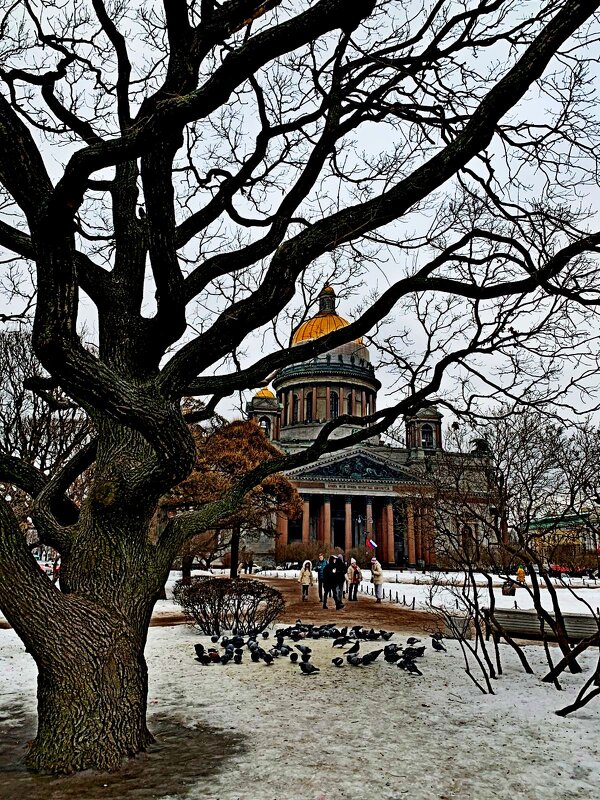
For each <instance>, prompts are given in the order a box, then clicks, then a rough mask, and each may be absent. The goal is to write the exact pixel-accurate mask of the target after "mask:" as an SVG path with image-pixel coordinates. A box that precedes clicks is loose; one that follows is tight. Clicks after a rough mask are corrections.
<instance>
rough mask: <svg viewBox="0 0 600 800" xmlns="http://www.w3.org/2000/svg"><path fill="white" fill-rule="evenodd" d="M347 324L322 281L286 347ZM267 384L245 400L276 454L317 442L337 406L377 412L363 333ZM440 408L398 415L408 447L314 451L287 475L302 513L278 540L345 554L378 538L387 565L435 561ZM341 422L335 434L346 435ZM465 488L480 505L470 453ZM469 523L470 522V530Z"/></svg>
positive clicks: (281, 526) (478, 471) (480, 487)
mask: <svg viewBox="0 0 600 800" xmlns="http://www.w3.org/2000/svg"><path fill="white" fill-rule="evenodd" d="M348 324H349V323H348V322H347V321H346V320H345V319H344V318H343V317H341V316H340V315H339V314H338V313H337V310H336V295H335V292H334V290H333V289H332V288H331V287H329V286H326V287H325V288H324V289H323V291H322V292H321V294H320V296H319V311H318V312H317V314H315V316H314V317H312V318H311V319H308V320H307V321H306V322H303V323H302V324H301V325H300V326H299V327H298V328H297V329H296V330H295V332H294V334H293V338H292V346H294V345H298V344H301V343H303V342H306V341H308V340H310V339H316V338H318V337H320V336H324V335H325V334H327V333H330V332H331V331H334V330H337V329H338V328H342V327H345V326H346V325H348ZM272 386H273V391H271V390H270V389H267V388H265V389H261V390H260V391H259V392H258V393H257V394H256V395H255V396H254V397H253V398H252V400H251V401H250V402H249V403H248V404H247V408H246V411H247V415H248V416H249V417H250V418H253V419H255V420H257V422H258V424H259V425H260V426H261V427H262V428H263V430H264V432H265V435H266V436H267V437H268V438H269V439H270V440H271V441H272V442H273V443H274V444H275V445H276V446H277V447H279V448H280V449H281V450H282V451H283V452H285V453H295V452H298V451H299V450H301V449H302V448H305V447H307V446H308V445H309V444H310V443H311V442H312V441H314V439H315V437H316V436H317V434H318V432H319V430H320V429H321V427H322V425H323V424H324V423H325V422H327V421H329V420H331V419H335V418H336V417H338V415H340V414H342V413H348V414H352V415H353V416H359V417H360V416H367V415H368V414H371V413H372V412H374V411H375V410H376V403H377V391H378V389H380V388H381V383H380V382H379V381H378V379H377V378H376V376H375V370H374V368H373V365H372V364H371V361H370V356H369V351H368V349H367V348H366V347H365V345H364V343H363V341H362V339H357V340H355V341H353V342H349V343H348V344H344V345H341V346H339V347H336V348H334V349H333V350H331V351H329V352H327V353H324V354H322V355H319V356H317V357H316V358H313V359H311V360H310V361H304V362H302V363H298V364H292V365H290V366H287V367H284V368H283V369H281V370H280V371H279V372H278V374H277V376H276V378H275V379H274V380H273V383H272ZM441 422H442V415H441V414H440V412H439V411H438V409H437V407H436V406H435V405H429V406H427V407H426V408H424V409H422V410H421V411H420V412H419V413H418V414H416V415H415V416H414V417H411V418H407V419H405V446H404V447H400V446H392V445H389V444H385V443H383V442H382V441H381V440H380V439H379V437H372V438H370V439H367V440H365V441H364V442H362V443H361V444H360V445H357V446H354V447H352V448H349V449H346V450H341V451H338V452H336V453H332V454H329V455H325V456H323V457H321V458H320V459H319V460H318V461H317V462H316V463H314V464H311V465H309V466H304V467H299V468H297V469H292V470H290V471H288V472H287V473H286V476H287V477H288V478H289V480H290V481H292V483H293V484H294V485H295V486H296V488H297V490H298V492H299V494H300V496H301V498H302V504H303V513H302V516H301V518H300V519H296V520H288V519H287V518H285V517H284V516H278V522H277V532H278V537H279V543H280V544H281V545H286V544H289V543H292V542H303V543H306V544H308V543H310V542H322V543H323V544H324V545H328V546H329V547H331V548H332V549H333V548H340V549H342V550H343V551H345V552H348V551H349V550H351V549H353V548H358V547H365V545H366V543H367V542H368V541H369V540H370V541H371V542H373V543H374V544H375V545H376V552H377V557H378V559H379V560H380V561H381V562H382V564H383V565H384V566H387V567H393V566H396V567H405V566H408V567H431V566H435V565H436V564H437V563H438V560H439V559H438V557H437V555H436V539H437V538H438V536H439V531H437V530H436V528H437V527H438V522H437V520H438V519H439V514H436V507H435V505H436V499H435V498H436V496H437V494H438V493H436V492H435V491H433V487H432V479H431V477H430V475H431V465H432V463H435V464H436V465H437V470H436V472H437V473H439V466H440V465H442V467H443V468H444V469H446V468H448V469H450V468H451V465H452V460H453V454H451V453H448V452H446V451H445V450H444V448H443V443H442V424H441ZM352 430H353V429H352V428H351V427H349V426H341V427H340V428H339V429H337V430H336V432H335V435H336V436H343V435H346V434H348V433H350V432H352ZM463 459H464V457H463ZM469 480H470V483H471V484H473V487H474V488H473V489H472V491H471V492H470V494H471V496H472V498H473V499H474V502H475V503H476V504H477V505H478V506H480V507H481V508H482V509H485V508H486V505H487V502H488V501H487V495H486V490H485V480H482V468H481V459H480V458H477V457H476V456H473V463H472V465H471V468H470V477H469ZM445 524H450V525H452V526H456V527H457V529H460V528H461V526H469V525H470V526H476V522H474V521H473V520H471V519H469V518H468V515H465V514H461V513H459V512H457V513H456V519H454V520H450V521H446V523H445ZM469 530H470V528H469Z"/></svg>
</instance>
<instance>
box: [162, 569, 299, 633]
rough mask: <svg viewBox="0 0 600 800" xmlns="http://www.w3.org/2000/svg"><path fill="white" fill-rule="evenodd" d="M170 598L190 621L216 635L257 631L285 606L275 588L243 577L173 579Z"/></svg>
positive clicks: (203, 631) (206, 631)
mask: <svg viewBox="0 0 600 800" xmlns="http://www.w3.org/2000/svg"><path fill="white" fill-rule="evenodd" d="M173 599H174V601H175V602H176V603H179V605H181V606H182V608H183V612H184V614H185V615H186V617H187V618H188V620H189V621H190V622H191V624H193V625H195V626H196V627H197V628H199V629H200V630H201V631H202V633H206V634H208V635H212V634H216V635H217V636H220V635H221V633H222V632H223V631H230V630H235V631H236V632H237V633H238V634H241V635H242V636H245V635H247V634H257V633H260V631H262V630H264V629H265V628H266V627H267V626H268V625H270V624H271V623H272V622H273V621H274V620H275V619H276V618H277V617H278V616H279V615H280V614H281V612H282V611H283V609H284V607H285V601H284V599H283V595H282V594H281V592H279V591H277V589H274V588H273V587H271V586H268V585H267V584H266V583H263V582H262V581H253V580H247V579H245V578H234V579H233V580H232V579H231V578H212V577H210V576H195V577H193V578H192V583H191V584H190V585H189V586H186V585H185V584H183V583H182V581H177V583H176V584H175V587H174V590H173Z"/></svg>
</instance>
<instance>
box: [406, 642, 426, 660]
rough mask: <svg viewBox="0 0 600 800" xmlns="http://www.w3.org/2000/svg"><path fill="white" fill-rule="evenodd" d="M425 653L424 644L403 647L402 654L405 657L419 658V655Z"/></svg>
mask: <svg viewBox="0 0 600 800" xmlns="http://www.w3.org/2000/svg"><path fill="white" fill-rule="evenodd" d="M424 653H425V645H423V646H422V647H405V648H404V655H405V656H406V658H411V659H412V658H421V656H422V655H423V654H424Z"/></svg>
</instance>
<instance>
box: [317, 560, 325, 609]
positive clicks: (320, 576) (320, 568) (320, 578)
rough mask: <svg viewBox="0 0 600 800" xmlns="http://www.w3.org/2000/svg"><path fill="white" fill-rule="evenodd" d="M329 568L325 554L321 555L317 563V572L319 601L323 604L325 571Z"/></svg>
mask: <svg viewBox="0 0 600 800" xmlns="http://www.w3.org/2000/svg"><path fill="white" fill-rule="evenodd" d="M326 566H327V559H326V558H325V556H324V555H323V553H319V558H318V559H317V560H316V562H315V569H316V570H317V580H318V582H319V600H320V602H321V603H322V602H323V571H324V570H325V567H326Z"/></svg>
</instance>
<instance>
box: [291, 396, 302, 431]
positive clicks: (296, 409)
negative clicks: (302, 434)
mask: <svg viewBox="0 0 600 800" xmlns="http://www.w3.org/2000/svg"><path fill="white" fill-rule="evenodd" d="M299 414H300V400H299V399H298V395H297V394H295V395H294V397H293V399H292V425H294V424H295V423H296V422H298V419H299Z"/></svg>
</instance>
